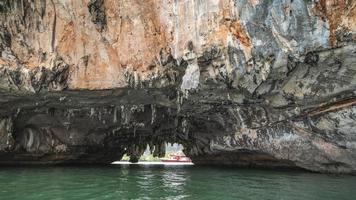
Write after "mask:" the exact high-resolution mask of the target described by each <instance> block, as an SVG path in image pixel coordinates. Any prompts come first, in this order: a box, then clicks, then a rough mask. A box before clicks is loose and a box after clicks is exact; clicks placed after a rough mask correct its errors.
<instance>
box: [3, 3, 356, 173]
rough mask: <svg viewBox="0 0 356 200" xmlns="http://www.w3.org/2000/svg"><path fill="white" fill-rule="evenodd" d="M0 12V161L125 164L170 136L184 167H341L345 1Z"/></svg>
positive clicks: (350, 20) (353, 71)
mask: <svg viewBox="0 0 356 200" xmlns="http://www.w3.org/2000/svg"><path fill="white" fill-rule="evenodd" d="M148 8H149V9H148ZM186 8H191V9H186ZM0 12H1V21H0V22H1V26H0V28H1V30H2V32H1V35H0V51H1V58H0V64H1V66H0V83H1V84H0V93H1V98H0V101H1V105H0V111H1V113H0V118H1V120H0V135H1V137H0V151H1V153H0V163H2V164H19V163H24V164H26V163H35V164H38V163H46V164H48V163H110V162H111V161H114V160H117V159H120V158H121V156H122V155H123V154H125V153H127V154H129V155H130V156H131V157H132V158H133V160H135V159H137V157H139V156H140V155H141V154H142V153H143V151H144V149H146V147H147V145H149V146H150V147H151V148H152V151H153V152H154V154H155V155H156V156H160V155H162V154H163V153H164V147H165V143H166V142H171V143H180V144H183V146H184V147H185V153H186V154H187V155H189V156H191V157H192V158H193V161H194V162H195V163H197V164H228V165H239V166H260V167H299V168H304V169H308V170H313V171H321V172H348V173H351V172H355V168H356V163H355V162H356V159H355V158H356V155H355V154H356V151H355V148H356V145H355V144H356V143H355V139H356V135H355V134H356V133H355V129H354V128H355V126H356V125H355V123H356V122H355V118H356V117H355V114H356V111H355V102H356V99H355V98H356V97H355V96H356V94H355V89H356V86H355V84H356V66H355V63H356V60H355V59H356V57H355V54H356V52H355V49H356V47H355V46H356V45H355V27H354V24H355V3H354V2H352V1H340V2H339V3H337V4H331V3H330V2H329V1H301V0H294V1H288V0H286V1H213V0H211V1H204V2H202V1H194V0H191V1H174V2H173V1H164V0H162V1H144V2H142V1H110V0H91V1H84V0H83V1H56V0H53V1H46V0H42V1H35V2H31V1H3V3H1V4H0Z"/></svg>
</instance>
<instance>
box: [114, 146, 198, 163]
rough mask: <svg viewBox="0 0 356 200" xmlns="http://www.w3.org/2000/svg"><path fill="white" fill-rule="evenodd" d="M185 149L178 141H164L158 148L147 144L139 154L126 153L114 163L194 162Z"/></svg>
mask: <svg viewBox="0 0 356 200" xmlns="http://www.w3.org/2000/svg"><path fill="white" fill-rule="evenodd" d="M183 149H184V147H183V145H181V144H178V143H164V145H161V146H160V147H158V148H157V146H150V145H147V147H146V149H145V150H144V152H138V154H139V155H137V152H136V154H132V153H131V154H130V153H126V154H125V155H124V156H123V157H122V159H121V160H120V161H117V162H114V164H130V163H137V164H167V165H172V164H184V163H185V164H192V162H191V160H190V158H188V157H186V155H185V154H184V152H183ZM130 152H132V151H130ZM133 152H135V151H133Z"/></svg>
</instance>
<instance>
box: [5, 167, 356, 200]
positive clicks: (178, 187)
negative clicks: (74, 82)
mask: <svg viewBox="0 0 356 200" xmlns="http://www.w3.org/2000/svg"><path fill="white" fill-rule="evenodd" d="M0 199H1V200H14V199H21V200H23V199H24V200H26V199H31V200H32V199H33V200H41V199H46V200H47V199H54V200H62V199H63V200H67V199H85V200H90V199H95V200H101V199H140V200H141V199H142V200H146V199H147V200H149V199H167V200H169V199H172V200H173V199H174V200H176V199H212V200H216V199H219V200H223V199H247V200H261V199H271V200H308V199H310V200H318V199H320V200H355V199H356V177H355V176H346V175H325V174H313V173H308V172H303V171H280V170H278V171H276V170H274V171H272V170H247V169H233V168H209V167H197V166H111V167H84V168H83V167H81V168H79V167H48V168H45V167H39V168H34V167H30V168H18V167H16V168H0Z"/></svg>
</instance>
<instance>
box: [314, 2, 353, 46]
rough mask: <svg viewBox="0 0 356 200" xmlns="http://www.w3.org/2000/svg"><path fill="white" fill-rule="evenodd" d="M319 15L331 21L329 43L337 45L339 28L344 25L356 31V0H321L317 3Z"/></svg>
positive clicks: (316, 8) (316, 7)
mask: <svg viewBox="0 0 356 200" xmlns="http://www.w3.org/2000/svg"><path fill="white" fill-rule="evenodd" d="M315 11H316V14H317V15H320V16H321V17H323V18H325V20H327V21H328V23H329V31H330V36H329V45H330V46H331V47H335V46H336V45H337V36H336V33H337V30H338V29H339V28H341V27H342V26H343V27H344V28H347V29H349V30H350V31H353V32H356V25H355V24H356V16H355V15H356V1H354V0H320V1H318V2H317V3H316V5H315Z"/></svg>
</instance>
